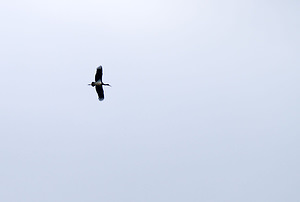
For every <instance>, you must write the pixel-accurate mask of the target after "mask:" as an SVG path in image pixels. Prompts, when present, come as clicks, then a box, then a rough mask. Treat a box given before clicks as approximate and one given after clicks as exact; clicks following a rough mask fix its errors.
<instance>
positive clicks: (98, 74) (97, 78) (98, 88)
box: [89, 65, 110, 101]
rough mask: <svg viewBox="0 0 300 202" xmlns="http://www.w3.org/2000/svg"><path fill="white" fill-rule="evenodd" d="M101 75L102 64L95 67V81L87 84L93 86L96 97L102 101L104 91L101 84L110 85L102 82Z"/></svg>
mask: <svg viewBox="0 0 300 202" xmlns="http://www.w3.org/2000/svg"><path fill="white" fill-rule="evenodd" d="M102 75H103V70H102V66H101V65H100V66H99V67H98V68H97V71H96V74H95V82H92V83H91V84H89V85H91V86H93V87H94V86H95V88H96V92H97V94H98V99H99V100H100V101H102V100H103V99H104V91H103V88H102V86H110V85H109V84H107V83H103V82H102Z"/></svg>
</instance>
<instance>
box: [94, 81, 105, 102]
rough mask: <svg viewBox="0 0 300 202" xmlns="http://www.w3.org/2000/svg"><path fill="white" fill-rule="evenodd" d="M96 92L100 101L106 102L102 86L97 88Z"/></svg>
mask: <svg viewBox="0 0 300 202" xmlns="http://www.w3.org/2000/svg"><path fill="white" fill-rule="evenodd" d="M96 91H97V94H98V99H99V100H100V101H102V100H104V92H103V88H102V85H101V86H96Z"/></svg>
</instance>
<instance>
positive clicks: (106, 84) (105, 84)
mask: <svg viewBox="0 0 300 202" xmlns="http://www.w3.org/2000/svg"><path fill="white" fill-rule="evenodd" d="M103 85H104V86H109V87H111V85H110V84H108V83H104V84H103Z"/></svg>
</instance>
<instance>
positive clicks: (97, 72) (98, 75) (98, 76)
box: [95, 66, 103, 82]
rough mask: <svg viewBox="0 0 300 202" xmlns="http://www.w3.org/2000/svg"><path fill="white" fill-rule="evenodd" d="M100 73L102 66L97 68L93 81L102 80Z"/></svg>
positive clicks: (101, 72)
mask: <svg viewBox="0 0 300 202" xmlns="http://www.w3.org/2000/svg"><path fill="white" fill-rule="evenodd" d="M102 74H103V71H102V66H99V67H98V68H97V71H96V75H95V81H96V82H97V81H99V80H100V81H101V82H102Z"/></svg>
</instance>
